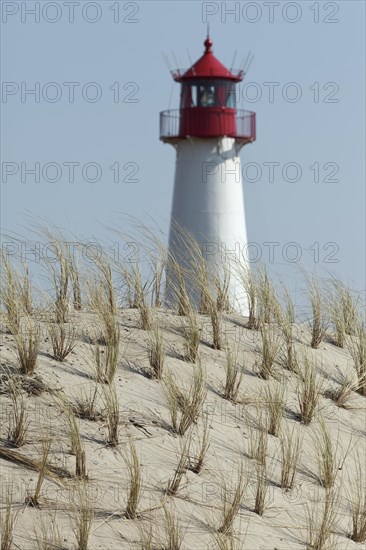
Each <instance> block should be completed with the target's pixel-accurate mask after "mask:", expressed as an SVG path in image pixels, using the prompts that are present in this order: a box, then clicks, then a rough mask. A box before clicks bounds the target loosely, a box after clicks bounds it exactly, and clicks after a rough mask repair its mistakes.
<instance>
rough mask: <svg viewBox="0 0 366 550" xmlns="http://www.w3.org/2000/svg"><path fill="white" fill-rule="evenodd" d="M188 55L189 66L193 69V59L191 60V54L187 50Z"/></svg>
mask: <svg viewBox="0 0 366 550" xmlns="http://www.w3.org/2000/svg"><path fill="white" fill-rule="evenodd" d="M187 55H188V60H189V66H190V67H192V65H193V63H192V58H191V54H190V53H189V50H187Z"/></svg>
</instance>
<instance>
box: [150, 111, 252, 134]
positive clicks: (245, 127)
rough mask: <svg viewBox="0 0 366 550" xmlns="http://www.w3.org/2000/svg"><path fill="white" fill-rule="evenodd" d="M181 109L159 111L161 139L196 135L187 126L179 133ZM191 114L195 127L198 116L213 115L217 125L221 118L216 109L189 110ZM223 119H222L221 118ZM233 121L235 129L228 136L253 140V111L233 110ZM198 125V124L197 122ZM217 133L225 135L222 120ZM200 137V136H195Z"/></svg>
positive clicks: (205, 117)
mask: <svg viewBox="0 0 366 550" xmlns="http://www.w3.org/2000/svg"><path fill="white" fill-rule="evenodd" d="M181 115H182V110H181V109H170V110H168V111H162V112H161V113H160V139H161V140H163V141H170V140H175V139H184V138H185V137H187V136H188V135H196V134H195V132H192V134H190V133H189V128H186V131H185V133H184V134H181V133H180V130H181V128H180V126H181V125H180V120H181ZM191 115H192V116H194V118H195V127H197V122H198V123H199V118H200V117H202V119H203V117H204V121H205V122H206V121H207V117H208V116H212V117H215V122H216V126H217V121H218V120H220V119H221V118H222V114H221V113H219V112H217V111H211V112H209V111H208V110H207V111H206V110H205V112H199V111H198V110H197V112H194V109H192V110H191ZM223 121H224V119H223ZM235 121H236V131H235V133H233V134H230V135H229V137H235V138H236V139H240V140H245V141H248V142H249V141H254V140H255V137H256V124H255V113H253V112H252V111H244V110H236V111H235ZM198 125H199V124H198ZM218 135H226V132H225V124H224V122H223V126H222V131H219V132H218ZM197 137H200V136H197Z"/></svg>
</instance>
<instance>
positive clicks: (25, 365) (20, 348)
mask: <svg viewBox="0 0 366 550" xmlns="http://www.w3.org/2000/svg"><path fill="white" fill-rule="evenodd" d="M13 334H14V339H15V345H16V349H17V354H18V360H19V364H20V369H21V372H22V373H23V374H33V373H34V371H35V368H36V364H37V357H38V353H39V350H40V343H41V336H40V331H39V328H38V327H37V326H36V325H35V324H34V323H33V322H32V320H31V319H30V318H29V317H28V318H26V319H25V325H24V326H22V327H21V328H20V329H19V331H17V332H13Z"/></svg>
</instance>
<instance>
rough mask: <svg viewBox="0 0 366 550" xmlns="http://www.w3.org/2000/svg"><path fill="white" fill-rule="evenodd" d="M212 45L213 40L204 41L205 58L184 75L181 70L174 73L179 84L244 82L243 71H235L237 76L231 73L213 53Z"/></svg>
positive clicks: (201, 58)
mask: <svg viewBox="0 0 366 550" xmlns="http://www.w3.org/2000/svg"><path fill="white" fill-rule="evenodd" d="M212 44H213V42H212V40H211V38H209V37H207V38H206V40H205V41H204V46H205V53H204V54H203V56H202V57H200V58H199V60H198V61H196V63H194V65H192V67H191V68H190V69H188V71H185V72H184V73H183V74H182V73H181V72H180V71H179V70H177V71H174V72H173V77H174V80H176V81H178V82H181V81H184V80H195V79H200V78H225V79H228V80H234V81H236V82H238V81H240V80H242V79H243V77H244V74H243V71H235V73H236V74H234V73H233V72H231V71H229V69H227V68H226V67H225V65H223V64H222V63H221V62H220V61H219V60H218V59H217V58H216V57H215V56H214V54H213V53H212Z"/></svg>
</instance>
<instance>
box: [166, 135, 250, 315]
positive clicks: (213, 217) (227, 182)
mask: <svg viewBox="0 0 366 550" xmlns="http://www.w3.org/2000/svg"><path fill="white" fill-rule="evenodd" d="M175 147H176V152H177V158H176V171H175V183H174V194H173V205H172V214H171V227H170V235H169V249H170V252H172V253H173V254H174V255H175V257H177V258H179V257H182V258H183V256H184V250H183V248H182V243H181V240H180V239H179V235H178V233H179V232H177V229H176V225H175V224H179V225H180V226H182V227H184V228H186V229H187V230H188V231H189V232H190V233H191V234H192V235H193V236H194V237H195V239H196V240H197V241H198V242H199V243H200V244H201V246H202V249H203V251H204V253H205V252H206V253H205V256H206V258H207V261H208V263H209V264H211V265H212V266H216V267H219V266H220V265H223V261H224V260H225V256H226V257H227V258H230V256H231V257H232V258H236V259H239V257H241V258H243V252H244V258H245V257H246V253H245V250H244V251H243V247H244V246H245V245H246V243H247V233H246V224H245V213H244V197H243V185H242V174H241V164H240V157H239V156H238V150H237V148H238V146H237V144H236V142H235V139H233V138H227V137H220V138H210V139H199V138H188V139H186V140H182V141H180V142H179V143H178V144H177V145H176V146H175ZM178 241H179V244H177V242H178ZM230 252H231V253H232V254H230ZM230 295H231V299H232V303H233V304H235V305H236V308H237V309H238V310H240V311H241V312H242V313H243V314H246V312H247V304H246V297H245V292H244V289H243V288H242V287H240V285H239V284H238V281H237V279H236V278H234V277H232V278H231V285H230Z"/></svg>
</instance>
